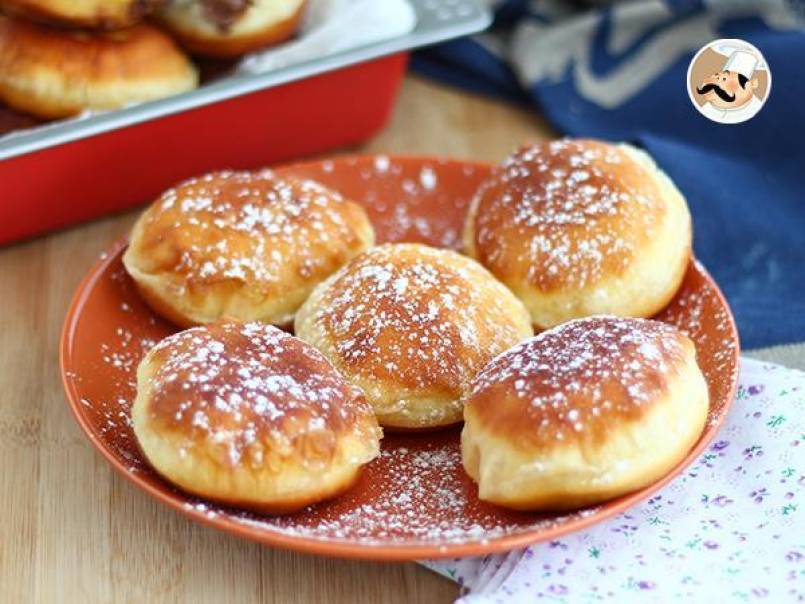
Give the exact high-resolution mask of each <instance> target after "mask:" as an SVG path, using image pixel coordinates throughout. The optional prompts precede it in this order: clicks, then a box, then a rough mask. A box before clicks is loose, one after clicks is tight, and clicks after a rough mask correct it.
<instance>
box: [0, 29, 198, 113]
mask: <svg viewBox="0 0 805 604" xmlns="http://www.w3.org/2000/svg"><path fill="white" fill-rule="evenodd" d="M197 84H198V75H197V73H196V69H195V67H194V66H193V64H192V63H191V62H190V60H189V59H188V58H187V57H186V56H185V55H184V53H183V52H182V51H181V50H180V49H179V48H178V47H177V46H176V45H175V44H174V43H173V41H172V40H171V39H170V38H169V37H168V36H167V35H165V34H163V33H162V32H161V31H159V30H158V29H156V28H153V27H150V26H148V25H135V26H134V27H131V28H129V29H124V30H120V31H114V32H105V33H88V32H78V31H67V30H63V29H58V28H54V27H48V26H45V25H36V24H33V23H28V22H25V21H21V20H17V19H10V18H8V17H4V16H2V15H0V100H2V101H5V102H6V103H7V104H8V105H9V106H11V107H13V108H15V109H18V110H20V111H25V112H27V113H31V114H33V115H36V116H39V117H43V118H48V119H50V118H52V119H57V118H63V117H69V116H72V115H76V114H79V113H81V112H82V111H84V110H87V109H95V110H106V109H117V108H120V107H124V106H126V105H129V104H132V103H142V102H145V101H151V100H154V99H159V98H162V97H166V96H171V95H174V94H179V93H181V92H186V91H188V90H192V89H193V88H195V87H196V85H197Z"/></svg>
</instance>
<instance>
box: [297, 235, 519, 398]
mask: <svg viewBox="0 0 805 604" xmlns="http://www.w3.org/2000/svg"><path fill="white" fill-rule="evenodd" d="M317 295H318V293H317V294H314V297H313V298H312V299H311V302H309V304H314V305H317V306H316V308H317V310H316V316H315V323H316V325H317V330H321V331H322V332H323V333H325V334H326V335H327V338H328V339H330V340H331V341H332V342H333V345H334V347H335V350H336V351H337V354H338V361H340V362H341V363H342V364H343V365H344V366H348V367H350V370H351V371H356V372H358V373H360V374H362V375H365V376H366V377H370V378H373V379H381V380H390V381H392V382H393V383H397V384H404V385H406V386H408V387H411V388H414V389H426V388H432V387H437V388H442V389H446V390H447V391H448V392H450V393H451V394H453V395H454V396H459V395H460V393H461V392H462V391H464V389H466V387H467V386H468V385H469V380H471V379H472V377H473V376H474V375H475V373H476V372H477V371H478V370H479V369H480V368H481V367H482V366H483V365H484V364H485V363H486V361H488V360H489V359H491V358H492V357H494V356H495V355H496V354H498V353H499V352H502V351H503V350H505V349H506V348H508V347H509V346H511V345H513V344H515V343H516V342H518V341H520V340H521V339H522V338H523V337H525V336H526V335H528V334H527V333H525V330H528V329H530V328H529V327H528V319H527V315H526V311H525V309H524V308H523V307H522V305H521V304H520V302H519V301H518V300H517V299H516V298H514V296H513V295H512V294H511V292H509V291H508V290H507V289H506V288H505V287H504V286H502V285H501V284H500V283H498V282H497V281H495V280H493V279H492V278H490V276H489V275H488V273H486V271H484V269H482V268H481V267H480V266H479V265H478V264H477V263H475V262H474V261H472V260H469V259H468V258H466V257H464V256H460V255H458V254H456V253H454V252H449V251H445V250H438V249H435V248H430V247H426V246H422V245H413V244H396V245H392V244H386V245H383V246H379V247H376V248H373V249H372V250H370V251H369V252H366V253H364V254H363V255H362V256H359V257H358V258H356V259H355V260H353V261H352V262H351V263H350V264H348V265H347V266H345V267H344V268H343V269H341V271H339V272H338V273H336V274H335V275H334V276H333V278H332V280H331V281H330V282H329V285H328V287H327V289H326V291H323V292H321V296H320V298H318V299H317ZM518 311H519V312H518ZM302 335H303V337H307V335H305V333H303V334H302ZM336 364H337V365H339V364H338V363H336ZM339 366H341V365H339Z"/></svg>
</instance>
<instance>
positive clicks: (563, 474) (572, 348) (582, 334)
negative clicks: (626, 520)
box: [461, 316, 708, 510]
mask: <svg viewBox="0 0 805 604" xmlns="http://www.w3.org/2000/svg"><path fill="white" fill-rule="evenodd" d="M707 413H708V392H707V384H706V383H705V380H704V377H703V376H702V372H701V370H700V369H699V366H698V365H697V364H696V350H695V348H694V346H693V342H691V341H690V340H689V339H688V338H687V337H686V336H684V335H683V334H682V333H681V332H680V331H679V330H677V329H676V328H674V327H672V326H670V325H666V324H665V323H660V322H658V321H652V320H648V319H634V318H617V317H603V316H597V317H589V318H586V319H577V320H575V321H571V322H569V323H565V324H564V325H560V326H559V327H555V328H553V329H551V330H549V331H545V332H543V333H541V334H539V335H538V336H536V337H534V338H531V339H529V340H527V341H525V342H523V343H522V344H520V345H519V346H516V347H514V348H513V349H511V350H509V351H507V352H506V353H504V354H502V355H500V356H499V357H497V358H496V359H494V360H493V361H492V362H491V363H489V364H488V365H487V366H486V367H485V368H484V369H483V370H482V371H481V372H480V373H479V375H478V376H477V378H476V379H475V382H474V384H473V387H472V392H471V394H470V395H469V396H468V397H467V400H466V405H465V408H464V429H463V432H462V434H461V455H462V459H463V462H464V468H465V469H466V471H467V473H468V474H469V475H470V476H471V477H472V479H473V480H475V482H477V483H478V493H479V497H480V498H481V499H483V500H486V501H490V502H492V503H495V504H497V505H501V506H505V507H509V508H514V509H518V510H565V509H571V508H578V507H582V506H586V505H590V504H594V503H598V502H601V501H604V500H606V499H611V498H613V497H617V496H619V495H622V494H624V493H628V492H630V491H634V490H636V489H640V488H642V487H645V486H647V485H649V484H651V483H652V482H655V481H656V480H658V479H660V478H662V477H663V476H664V475H666V474H667V473H668V472H669V471H670V470H671V469H672V468H673V467H674V466H676V465H677V464H678V463H679V462H680V461H681V460H682V458H684V457H685V455H686V454H687V453H688V451H690V449H691V447H693V445H694V444H695V443H696V441H697V440H698V438H699V436H700V434H701V432H702V429H703V428H704V425H705V422H706V420H707Z"/></svg>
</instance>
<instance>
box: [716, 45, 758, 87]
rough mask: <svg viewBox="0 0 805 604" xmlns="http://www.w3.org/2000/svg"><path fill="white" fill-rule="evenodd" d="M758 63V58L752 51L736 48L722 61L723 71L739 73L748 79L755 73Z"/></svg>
mask: <svg viewBox="0 0 805 604" xmlns="http://www.w3.org/2000/svg"><path fill="white" fill-rule="evenodd" d="M758 63H759V61H758V58H757V57H756V56H755V55H754V54H753V53H751V52H749V51H746V50H736V51H734V52H733V53H732V54H731V55H730V56H729V58H727V61H726V62H725V63H724V71H734V72H736V73H740V74H741V75H743V76H744V77H746V79H747V80H749V79H751V78H752V75H753V74H754V73H755V69H757V67H758Z"/></svg>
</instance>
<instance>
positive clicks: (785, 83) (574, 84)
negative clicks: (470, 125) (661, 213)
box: [413, 0, 805, 348]
mask: <svg viewBox="0 0 805 604" xmlns="http://www.w3.org/2000/svg"><path fill="white" fill-rule="evenodd" d="M717 38H740V39H743V40H746V41H747V42H750V43H751V44H753V45H755V46H756V47H757V48H758V49H759V50H760V51H761V52H762V53H763V55H764V57H765V58H766V61H767V63H768V65H769V69H770V71H771V74H772V82H773V85H772V90H771V95H770V96H769V99H768V101H767V102H766V105H765V106H764V107H763V109H762V110H761V111H760V113H758V114H757V115H756V116H755V117H754V118H753V119H751V120H749V121H748V122H744V123H742V124H733V125H722V124H716V123H714V122H711V121H709V120H708V119H706V118H705V117H703V116H701V115H699V113H698V112H697V111H696V110H695V109H694V107H693V105H692V104H691V102H690V99H689V98H688V92H687V88H686V84H685V82H686V74H687V69H688V64H689V63H690V61H691V59H692V57H693V55H694V53H695V52H696V51H697V50H698V49H699V48H701V47H702V46H703V45H704V44H706V43H708V42H710V41H712V40H714V39H717ZM413 67H414V69H416V70H418V71H419V72H420V73H423V74H425V75H428V76H431V77H434V78H437V79H440V80H442V81H445V82H449V83H452V84H455V85H458V86H462V87H464V88H467V89H470V90H474V91H477V92H483V93H487V94H492V95H496V96H499V97H503V98H506V99H509V100H512V101H514V102H520V103H528V104H532V105H535V106H536V107H538V108H539V110H540V111H541V112H542V113H543V114H544V115H545V116H546V117H547V118H548V120H550V122H551V123H552V124H553V125H554V126H555V127H556V128H557V130H559V131H561V132H563V133H566V134H568V135H571V136H590V137H597V138H602V139H607V140H616V141H630V142H633V143H636V144H638V145H639V146H642V147H643V148H645V149H646V150H647V151H648V152H649V153H651V155H652V156H653V157H654V158H655V160H656V161H657V163H658V164H659V165H660V166H661V167H662V168H663V169H664V170H665V171H666V172H667V173H668V174H669V175H670V176H671V178H673V179H674V181H675V182H676V183H677V185H678V186H679V188H680V189H681V190H682V192H683V193H684V194H685V196H686V197H687V199H688V203H689V204H690V207H691V211H692V213H693V219H694V247H695V252H696V255H697V256H698V257H699V258H700V259H701V260H702V261H703V262H704V264H705V265H706V266H707V268H708V269H709V270H710V271H711V272H712V274H713V275H714V277H715V278H716V280H717V281H718V283H719V284H720V285H721V287H722V289H723V290H724V293H725V294H726V296H727V298H728V299H729V302H730V304H731V306H732V308H733V310H734V312H735V316H736V319H737V321H738V325H739V328H740V332H741V339H742V342H743V345H744V347H745V348H758V347H763V346H769V345H773V344H783V343H790V342H802V341H805V3H803V2H799V1H793V0H767V1H742V2H726V1H718V2H717V1H710V2H707V3H704V2H700V1H684V0H677V1H673V0H666V1H665V2H662V1H660V0H637V1H634V2H627V3H616V4H612V5H608V6H603V7H602V6H601V3H600V2H599V3H596V6H595V7H593V8H590V7H586V8H585V7H584V5H581V4H579V3H568V2H561V1H559V0H557V1H553V2H552V1H550V0H542V1H541V2H528V1H525V0H508V1H506V2H501V3H497V5H496V20H495V26H494V27H493V29H492V30H491V31H490V32H489V33H485V34H481V35H480V36H476V37H473V38H464V39H461V40H456V41H453V42H449V43H447V44H443V45H441V46H437V47H434V48H430V49H427V50H424V51H421V52H419V53H417V54H416V55H415V57H414V60H413Z"/></svg>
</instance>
